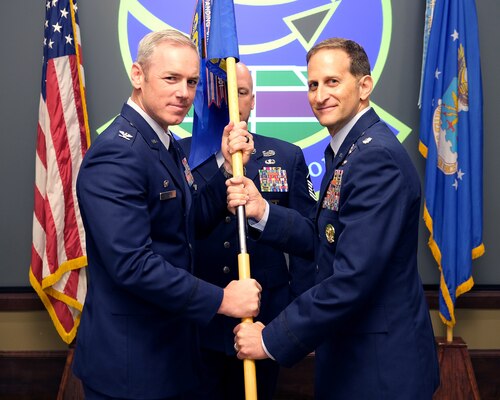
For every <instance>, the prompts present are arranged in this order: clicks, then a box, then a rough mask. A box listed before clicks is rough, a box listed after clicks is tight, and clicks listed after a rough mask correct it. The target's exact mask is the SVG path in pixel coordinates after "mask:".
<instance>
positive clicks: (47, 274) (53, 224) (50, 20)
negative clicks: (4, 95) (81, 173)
mask: <svg viewBox="0 0 500 400" xmlns="http://www.w3.org/2000/svg"><path fill="white" fill-rule="evenodd" d="M45 8H46V15H45V29H44V39H43V68H42V88H41V94H40V106H39V111H38V113H39V116H38V135H37V146H36V161H35V165H36V170H35V188H34V192H35V201H34V213H33V243H32V248H31V267H30V282H31V285H32V286H33V288H34V289H35V291H36V292H37V293H38V295H39V296H40V299H41V300H42V302H43V303H44V305H45V307H46V308H47V311H48V312H49V314H50V317H51V318H52V321H53V323H54V326H55V328H56V330H57V332H58V333H59V335H60V336H61V338H62V340H64V341H65V342H66V343H68V344H69V343H71V342H72V341H73V339H74V338H75V336H76V331H77V328H78V325H79V323H80V315H81V311H82V308H83V303H84V300H85V295H86V290H87V279H86V275H85V268H84V267H85V266H86V265H87V256H86V251H85V233H84V229H83V224H82V221H81V217H80V210H79V208H78V202H77V197H76V191H75V183H76V177H77V173H78V169H79V168H80V164H81V162H82V159H83V156H84V154H85V152H86V151H87V148H88V145H89V143H90V135H89V128H88V120H87V114H86V105H85V89H84V79H83V66H82V60H81V47H80V30H79V27H78V6H77V4H76V3H74V2H73V0H50V1H46V2H45Z"/></svg>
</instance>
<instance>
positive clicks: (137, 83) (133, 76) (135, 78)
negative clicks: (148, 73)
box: [130, 62, 144, 89]
mask: <svg viewBox="0 0 500 400" xmlns="http://www.w3.org/2000/svg"><path fill="white" fill-rule="evenodd" d="M143 80H144V71H143V69H142V67H141V66H140V65H139V64H138V63H136V62H135V63H133V64H132V69H131V70H130V81H131V82H132V86H133V87H134V89H140V88H141V86H142V82H143Z"/></svg>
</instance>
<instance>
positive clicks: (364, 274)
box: [260, 110, 439, 400]
mask: <svg viewBox="0 0 500 400" xmlns="http://www.w3.org/2000/svg"><path fill="white" fill-rule="evenodd" d="M334 165H335V171H331V172H330V173H329V176H325V177H324V179H323V182H322V187H321V192H320V197H319V202H318V208H317V212H316V217H315V218H314V219H305V218H303V217H302V216H301V215H299V214H298V213H296V212H294V211H293V210H289V209H285V208H279V207H277V206H274V205H271V210H270V215H269V220H268V222H267V225H266V228H265V229H264V231H263V232H262V234H261V235H260V236H261V240H263V241H265V242H269V243H274V244H275V245H276V246H277V247H279V248H281V249H283V250H289V251H292V250H293V249H295V250H296V251H297V252H298V254H300V255H302V256H309V257H311V256H313V255H314V258H315V260H316V262H317V272H316V274H317V277H316V282H317V285H316V286H314V287H313V288H311V289H310V290H308V291H306V292H305V293H304V294H303V295H302V296H300V297H298V298H297V299H296V300H294V301H293V302H292V303H291V304H290V306H288V307H287V308H286V309H285V310H284V311H283V312H282V313H281V314H280V315H279V316H278V317H277V318H276V319H274V320H273V321H272V322H271V323H270V324H268V325H267V327H266V328H265V329H264V331H263V338H264V343H265V344H266V347H267V349H268V350H269V352H270V353H271V354H272V355H273V356H274V357H275V358H276V360H277V361H278V362H279V363H280V364H282V365H285V366H291V365H293V364H294V363H296V362H298V361H299V360H300V359H302V358H303V357H304V356H306V355H307V354H308V353H309V352H311V351H313V350H316V368H315V374H316V377H315V379H316V383H315V392H316V396H315V398H316V399H318V400H322V399H335V400H339V399H340V400H342V399H346V400H352V399H368V398H369V399H387V400H391V399H431V398H432V394H433V392H434V390H435V389H436V388H437V386H438V384H439V372H438V361H437V356H436V348H435V340H434V335H433V331H432V326H431V321H430V317H429V311H428V307H427V304H426V300H425V297H424V293H423V289H422V284H421V281H420V277H419V275H418V270H417V242H418V220H419V215H420V181H419V177H418V175H417V172H416V171H415V168H414V166H413V164H412V162H411V160H410V158H409V157H408V155H407V153H406V151H405V150H404V148H403V146H402V145H401V144H400V143H399V141H398V139H397V138H396V137H395V135H394V134H393V133H392V132H391V131H390V129H389V128H388V127H387V126H386V125H385V124H384V123H382V122H381V121H380V119H379V117H378V116H377V114H376V113H375V111H373V110H369V111H368V112H367V113H366V114H364V115H363V116H362V117H361V118H360V119H359V120H358V122H357V123H356V125H355V126H354V127H353V128H352V129H351V131H350V132H349V134H348V136H347V137H346V139H345V141H344V143H343V144H342V146H341V148H340V149H339V151H338V154H336V156H335V158H334Z"/></svg>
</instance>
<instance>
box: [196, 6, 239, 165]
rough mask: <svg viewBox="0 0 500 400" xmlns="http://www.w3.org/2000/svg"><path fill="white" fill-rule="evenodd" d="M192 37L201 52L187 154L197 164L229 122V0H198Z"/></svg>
mask: <svg viewBox="0 0 500 400" xmlns="http://www.w3.org/2000/svg"><path fill="white" fill-rule="evenodd" d="M191 39H192V40H193V41H194V42H195V44H196V45H197V46H198V50H199V52H200V56H201V62H200V82H199V83H198V87H197V88H196V96H195V99H194V119H193V139H192V144H191V153H190V157H189V165H190V166H191V168H196V167H197V166H198V165H200V164H201V163H202V162H203V161H205V160H206V159H207V158H208V157H210V156H211V155H212V154H214V153H216V152H217V151H218V150H219V148H220V141H221V136H222V131H223V129H224V127H225V126H226V125H227V123H228V122H229V109H228V99H227V88H226V80H227V76H226V61H225V59H226V58H227V57H234V58H236V59H239V52H238V37H237V34H236V21H235V17H234V5H233V2H232V0H198V2H197V4H196V10H195V14H194V18H193V25H192V30H191Z"/></svg>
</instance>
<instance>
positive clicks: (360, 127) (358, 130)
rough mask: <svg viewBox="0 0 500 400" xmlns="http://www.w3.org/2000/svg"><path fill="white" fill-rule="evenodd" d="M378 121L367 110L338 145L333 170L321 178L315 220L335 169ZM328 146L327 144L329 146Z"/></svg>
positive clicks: (371, 110) (374, 113) (378, 119)
mask: <svg viewBox="0 0 500 400" xmlns="http://www.w3.org/2000/svg"><path fill="white" fill-rule="evenodd" d="M378 121H380V118H379V116H378V115H377V113H376V112H375V111H374V110H373V108H372V109H370V110H368V111H367V112H366V113H365V114H364V115H363V116H362V117H361V118H360V119H359V120H358V122H356V124H355V125H354V126H353V127H352V129H351V130H350V131H349V133H348V134H347V136H346V138H345V139H344V141H343V142H342V144H341V145H340V149H339V151H338V152H337V154H335V157H334V159H333V168H332V170H331V172H330V173H329V175H328V176H327V175H325V176H323V180H322V181H321V191H320V194H319V199H318V207H317V212H316V218H317V217H318V214H319V212H320V210H321V207H322V203H323V198H324V197H325V194H326V191H327V190H328V186H329V184H330V182H331V180H332V179H333V174H334V172H335V169H337V167H338V166H339V165H340V164H341V163H342V162H343V161H344V159H345V158H346V157H347V156H348V155H349V151H350V149H351V147H352V146H353V145H354V143H356V141H357V140H358V139H359V137H360V136H362V135H363V134H364V133H365V131H366V130H367V129H368V128H370V127H371V126H372V125H373V124H375V123H377V122H378ZM329 145H330V144H328V146H329Z"/></svg>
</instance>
